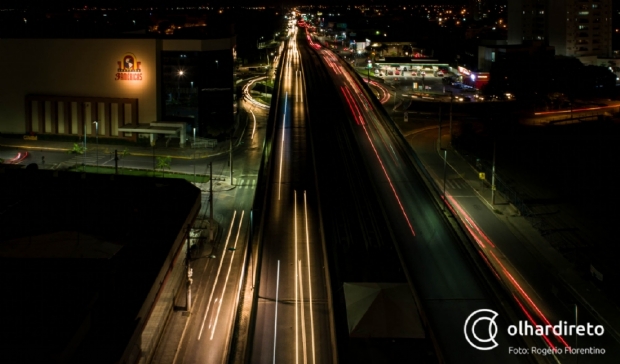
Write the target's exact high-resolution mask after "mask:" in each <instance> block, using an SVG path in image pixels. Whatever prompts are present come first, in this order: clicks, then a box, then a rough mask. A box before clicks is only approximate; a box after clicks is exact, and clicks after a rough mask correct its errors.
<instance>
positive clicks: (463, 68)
mask: <svg viewBox="0 0 620 364" xmlns="http://www.w3.org/2000/svg"><path fill="white" fill-rule="evenodd" d="M459 72H460V73H462V74H464V75H467V76H469V75H471V72H470V71H469V70H468V69H467V68H465V67H461V66H459Z"/></svg>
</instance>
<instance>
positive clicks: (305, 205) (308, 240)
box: [304, 191, 316, 364]
mask: <svg viewBox="0 0 620 364" xmlns="http://www.w3.org/2000/svg"><path fill="white" fill-rule="evenodd" d="M304 215H305V219H306V253H307V254H308V291H309V293H310V334H311V337H312V363H313V364H316V352H315V346H314V315H313V314H312V278H311V277H310V234H309V232H308V208H307V202H306V191H304Z"/></svg>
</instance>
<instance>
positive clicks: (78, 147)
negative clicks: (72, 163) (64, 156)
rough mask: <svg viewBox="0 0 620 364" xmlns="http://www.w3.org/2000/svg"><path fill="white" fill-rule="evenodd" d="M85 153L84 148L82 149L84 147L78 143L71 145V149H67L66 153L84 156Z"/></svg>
mask: <svg viewBox="0 0 620 364" xmlns="http://www.w3.org/2000/svg"><path fill="white" fill-rule="evenodd" d="M85 151H86V148H84V146H82V145H80V144H78V143H73V148H72V149H69V150H68V151H67V153H68V154H84V152H85Z"/></svg>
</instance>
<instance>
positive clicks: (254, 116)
mask: <svg viewBox="0 0 620 364" xmlns="http://www.w3.org/2000/svg"><path fill="white" fill-rule="evenodd" d="M250 114H252V118H253V119H254V127H252V137H251V138H250V139H252V140H254V132H255V131H256V115H254V112H253V111H252V110H250Z"/></svg>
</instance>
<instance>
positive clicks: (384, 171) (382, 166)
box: [362, 125, 416, 236]
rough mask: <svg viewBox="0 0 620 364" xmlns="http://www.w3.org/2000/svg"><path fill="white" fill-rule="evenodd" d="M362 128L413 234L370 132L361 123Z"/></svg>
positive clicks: (407, 217) (413, 232)
mask: <svg viewBox="0 0 620 364" xmlns="http://www.w3.org/2000/svg"><path fill="white" fill-rule="evenodd" d="M362 128H364V132H365V133H366V137H367V138H368V141H369V142H370V145H371V146H372V149H373V150H374V152H375V155H376V156H377V160H378V161H379V164H381V169H383V174H385V178H387V180H388V182H389V184H390V187H391V188H392V192H393V193H394V197H396V201H397V202H398V206H400V210H401V211H402V213H403V215H404V216H405V220H407V225H409V230H411V233H412V234H413V236H416V235H415V231H414V230H413V226H412V225H411V221H409V216H407V212H406V211H405V207H404V206H403V204H402V202H401V201H400V198H399V197H398V193H396V189H395V188H394V185H393V184H392V180H391V179H390V176H389V175H388V173H387V170H386V169H385V166H384V165H383V161H381V157H379V153H378V152H377V149H376V148H375V144H374V143H373V142H372V139H371V138H370V134H368V130H366V126H365V125H362Z"/></svg>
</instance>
